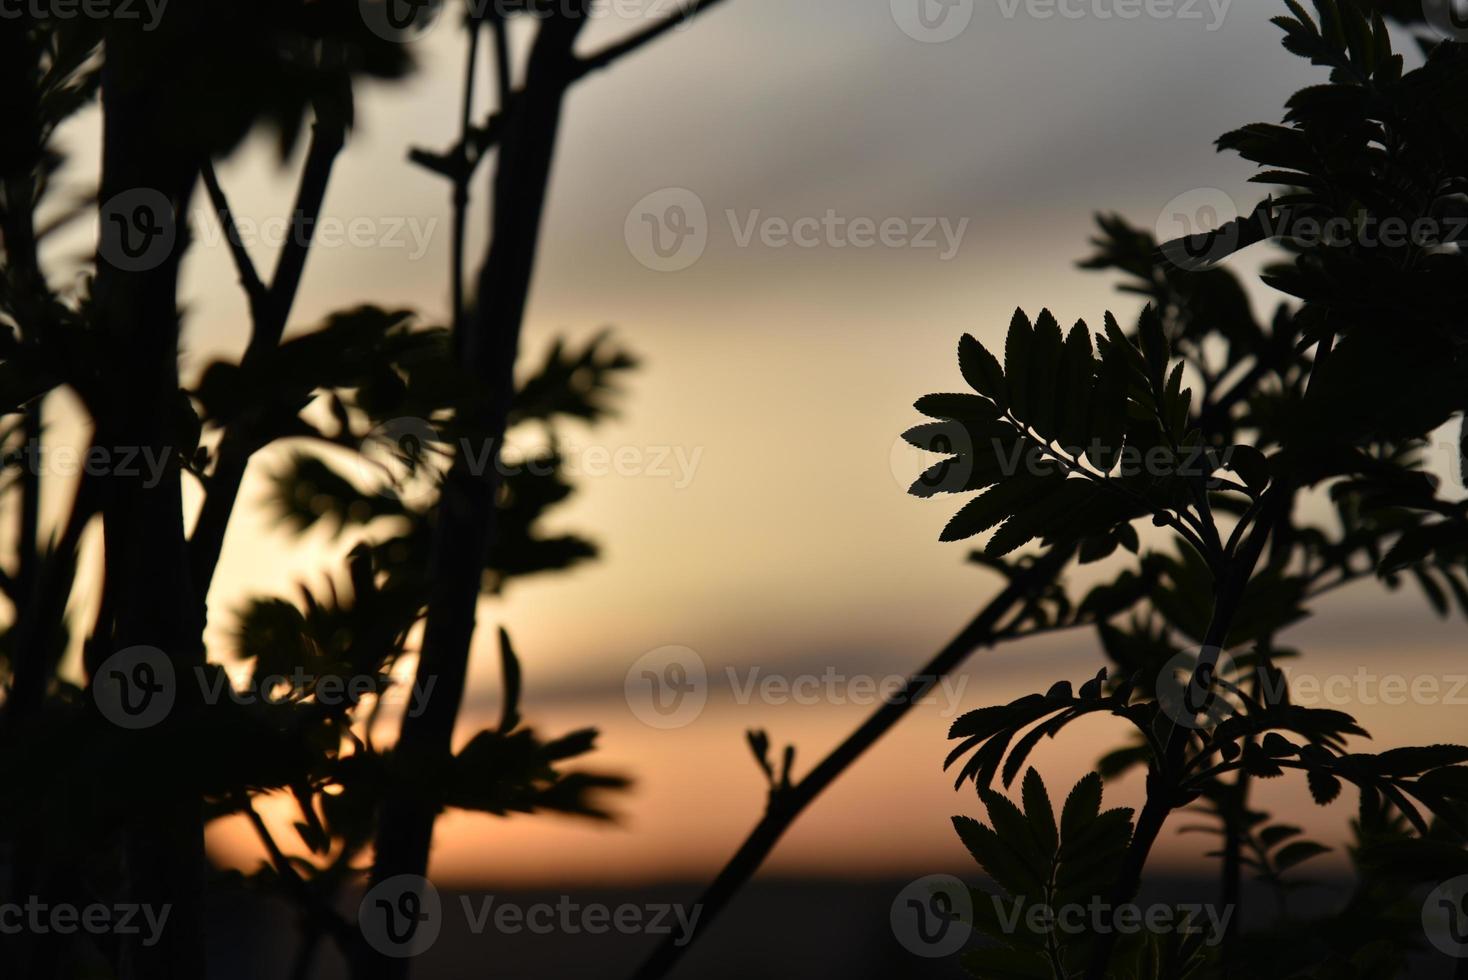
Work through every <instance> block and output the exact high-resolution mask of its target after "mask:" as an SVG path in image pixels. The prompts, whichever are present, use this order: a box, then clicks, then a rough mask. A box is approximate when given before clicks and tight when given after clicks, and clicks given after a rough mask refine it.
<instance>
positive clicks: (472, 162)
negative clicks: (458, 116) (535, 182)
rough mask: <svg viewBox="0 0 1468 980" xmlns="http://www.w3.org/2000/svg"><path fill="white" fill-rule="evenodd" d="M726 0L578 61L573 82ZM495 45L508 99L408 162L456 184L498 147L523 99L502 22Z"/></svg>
mask: <svg viewBox="0 0 1468 980" xmlns="http://www.w3.org/2000/svg"><path fill="white" fill-rule="evenodd" d="M723 2H724V0H698V2H696V3H694V4H692V5H690V6H689V7H688V8H687V9H685V10H683V11H681V12H679V13H676V14H670V15H669V16H668V17H667V18H665V19H664V20H661V21H659V22H658V23H656V24H653V25H652V26H651V27H648V28H645V29H643V30H641V31H638V32H637V33H635V34H633V35H632V36H631V37H629V38H626V39H625V40H622V41H618V42H617V43H615V44H611V45H608V46H607V47H605V48H603V49H602V50H600V51H597V52H594V53H592V54H589V55H587V56H586V57H584V58H577V59H575V61H574V64H573V67H572V69H571V77H570V81H572V82H577V81H580V80H581V79H583V78H585V77H586V76H587V75H589V74H591V73H592V72H595V71H600V70H602V69H604V68H609V67H611V66H612V65H613V64H614V63H616V62H618V61H620V60H621V59H622V58H624V57H626V56H627V55H630V54H632V53H633V52H635V51H639V50H641V49H642V48H643V47H644V46H646V45H648V44H650V43H651V42H653V41H656V40H657V39H658V38H660V37H662V36H663V35H664V34H666V33H668V32H669V31H672V30H674V29H676V28H678V27H681V26H683V25H684V24H686V23H688V22H689V21H691V20H692V19H693V18H695V17H697V16H698V15H700V14H703V13H706V12H707V11H709V10H711V9H712V8H714V7H716V6H718V5H719V4H721V3H723ZM495 24H496V45H497V46H498V48H499V54H498V59H499V60H498V63H499V64H500V65H502V66H504V67H503V68H502V69H501V71H500V85H501V86H502V92H506V93H510V94H509V95H508V96H507V97H502V98H501V99H500V108H499V110H498V111H497V112H495V113H494V114H493V115H491V116H490V117H489V119H487V120H486V121H485V123H484V125H483V126H482V127H480V128H478V129H474V130H472V131H470V133H469V134H468V138H467V139H461V140H460V141H459V143H458V144H456V145H454V146H452V147H450V148H449V149H448V151H447V152H444V153H435V152H433V151H432V150H424V149H419V148H416V147H415V148H413V149H411V150H409V151H408V159H409V160H412V161H413V162H414V163H416V164H418V165H419V166H420V167H423V168H424V169H426V170H431V171H433V172H434V173H436V174H438V175H439V176H441V177H447V178H448V179H450V180H454V179H456V178H457V176H458V170H457V168H458V166H460V162H461V161H464V162H465V165H467V166H468V167H469V170H470V176H472V175H473V172H474V171H475V170H476V169H477V168H478V166H479V161H480V160H483V159H484V157H485V155H486V154H487V153H488V152H489V151H490V150H492V149H494V148H495V146H497V145H498V144H499V141H500V139H501V138H502V137H503V135H504V113H505V107H506V106H508V105H509V104H510V103H511V102H513V101H514V100H515V98H517V97H518V96H519V95H520V92H518V91H514V92H512V91H511V90H510V88H509V85H510V81H509V71H508V68H509V47H508V44H506V43H505V41H504V38H503V30H504V28H503V22H501V21H496V22H495Z"/></svg>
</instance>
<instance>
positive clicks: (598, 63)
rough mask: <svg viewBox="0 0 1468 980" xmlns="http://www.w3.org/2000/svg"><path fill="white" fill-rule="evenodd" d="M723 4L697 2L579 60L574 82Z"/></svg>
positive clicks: (716, 0)
mask: <svg viewBox="0 0 1468 980" xmlns="http://www.w3.org/2000/svg"><path fill="white" fill-rule="evenodd" d="M723 2H724V0H696V2H694V3H691V4H689V5H688V6H687V7H685V8H684V9H683V10H681V11H679V12H678V13H676V14H669V15H668V16H667V17H665V18H664V19H663V20H661V21H659V22H658V23H656V24H653V25H652V26H651V27H646V28H644V29H642V30H640V31H638V32H637V33H635V34H633V35H632V36H631V37H628V38H626V39H625V40H622V41H618V42H617V43H616V44H612V45H608V46H607V47H605V48H602V49H601V50H600V51H597V52H595V53H593V54H590V55H587V56H586V57H585V58H581V59H579V60H578V61H577V63H576V73H575V76H574V80H576V81H579V80H580V79H582V78H585V77H586V76H587V75H589V74H591V73H592V72H594V71H600V70H601V69H603V68H607V67H609V66H611V65H612V64H613V63H614V62H617V61H620V60H621V59H622V58H625V57H626V56H627V55H629V54H632V53H633V52H634V51H638V50H640V49H641V48H642V47H644V46H645V45H647V44H650V43H651V42H653V41H656V40H657V39H658V38H660V37H662V36H663V35H664V34H666V33H668V32H669V31H671V30H675V29H677V28H679V27H682V26H683V25H684V24H686V23H688V22H689V21H691V20H693V18H695V17H697V16H698V15H699V14H703V13H707V12H708V11H709V10H712V9H713V8H714V7H717V6H718V5H719V4H721V3H723Z"/></svg>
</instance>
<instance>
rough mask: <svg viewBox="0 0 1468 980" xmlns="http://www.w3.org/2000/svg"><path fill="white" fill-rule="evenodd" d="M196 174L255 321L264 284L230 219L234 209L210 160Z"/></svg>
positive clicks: (264, 293) (258, 316)
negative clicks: (202, 186)
mask: <svg viewBox="0 0 1468 980" xmlns="http://www.w3.org/2000/svg"><path fill="white" fill-rule="evenodd" d="M199 173H200V175H201V176H202V177H203V178H204V187H205V189H206V190H207V191H208V192H209V203H210V204H212V205H213V206H214V214H215V216H216V217H217V218H218V219H219V224H220V226H221V227H223V228H224V240H225V241H226V242H228V243H229V254H230V257H231V258H232V259H234V266H235V270H236V271H237V272H238V273H239V276H240V286H241V287H242V288H243V289H244V291H245V296H246V298H247V299H248V300H249V301H250V318H251V320H252V321H258V320H259V319H260V317H261V315H262V313H263V309H264V304H265V298H266V295H267V290H266V288H265V283H264V282H262V281H261V280H260V274H259V273H258V272H257V271H255V263H254V260H252V259H251V258H250V253H249V252H248V251H247V250H246V249H245V243H244V240H243V239H242V238H241V237H240V231H239V227H238V225H237V224H236V223H235V220H234V212H233V211H232V210H231V209H230V206H229V199H228V198H227V197H225V194H224V188H223V187H221V186H220V185H219V175H218V174H217V173H215V172H214V162H213V161H212V160H208V159H206V160H205V161H204V163H203V165H202V166H201V167H200V168H199Z"/></svg>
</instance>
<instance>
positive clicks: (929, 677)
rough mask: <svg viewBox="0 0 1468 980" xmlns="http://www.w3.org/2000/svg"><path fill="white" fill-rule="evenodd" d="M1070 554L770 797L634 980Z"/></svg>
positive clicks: (1012, 592) (673, 947)
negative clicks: (687, 915) (686, 919)
mask: <svg viewBox="0 0 1468 980" xmlns="http://www.w3.org/2000/svg"><path fill="white" fill-rule="evenodd" d="M1074 554H1075V551H1074V548H1054V549H1052V550H1051V551H1050V552H1048V553H1047V554H1046V555H1044V556H1043V557H1042V558H1040V559H1039V560H1038V561H1036V562H1035V564H1034V565H1032V566H1030V567H1029V568H1027V569H1025V570H1024V571H1022V572H1020V573H1018V574H1017V575H1015V576H1014V578H1013V579H1012V580H1011V581H1010V583H1009V586H1008V587H1007V588H1005V589H1004V591H1003V592H1001V593H999V594H998V595H997V596H995V597H994V599H993V600H991V601H990V602H989V604H988V605H987V606H985V607H984V609H983V610H982V611H981V612H980V613H979V614H978V615H977V616H976V617H974V619H973V620H971V621H970V622H969V624H968V625H967V626H965V627H964V628H963V630H962V631H960V632H959V634H958V635H957V636H955V637H954V638H953V639H952V640H950V641H949V642H948V644H947V646H945V647H944V648H943V649H942V650H941V651H939V652H938V654H937V655H936V656H935V657H934V658H933V659H932V660H931V661H930V662H929V663H928V665H927V666H926V667H924V668H923V669H922V670H921V671H919V672H918V673H916V674H914V675H912V676H911V677H909V678H908V681H907V684H906V685H905V686H904V687H903V689H902V690H901V691H900V692H898V693H897V694H895V695H894V696H893V697H892V698H891V699H890V700H888V701H887V702H886V703H884V704H883V705H882V706H881V707H879V708H878V709H877V710H876V711H875V712H873V713H872V714H871V715H870V716H869V717H868V718H867V720H866V721H865V722H863V723H862V725H861V726H860V727H859V728H857V730H856V731H854V732H852V733H851V735H849V736H848V737H847V738H846V741H844V742H842V743H841V744H840V745H839V746H837V747H836V749H835V750H834V751H832V752H831V754H830V755H828V756H826V757H825V758H824V759H822V760H821V762H820V763H819V764H818V765H817V766H816V767H815V768H814V769H812V770H811V771H810V774H809V775H807V776H806V777H805V778H804V779H802V780H801V781H800V782H798V783H796V784H795V785H794V786H792V787H791V788H790V789H789V790H788V791H786V792H783V793H779V794H776V795H775V796H774V798H773V799H772V800H771V803H770V808H769V810H768V811H767V812H766V813H765V815H764V817H763V819H761V820H760V822H759V823H758V824H756V825H755V827H754V830H753V831H751V832H750V835H749V837H748V838H746V839H745V841H744V843H743V844H741V845H740V847H739V850H737V851H736V852H735V853H734V856H733V857H732V858H730V859H729V863H728V864H726V865H725V866H724V868H723V870H721V871H720V872H719V873H718V875H717V876H716V877H715V878H714V880H713V881H712V882H710V883H709V886H708V887H707V888H706V889H704V892H703V894H702V895H701V896H700V897H699V900H698V904H697V908H698V909H699V910H700V914H699V919H698V926H697V930H696V931H695V932H694V934H693V935H692V936H687V937H678V938H677V939H676V941H675V939H674V938H673V937H671V936H670V937H668V938H666V939H664V940H663V941H662V942H660V943H659V944H658V946H657V948H656V949H654V950H653V953H652V955H651V956H649V957H648V959H647V960H646V961H645V962H644V963H643V964H642V966H641V967H640V968H639V969H638V970H637V972H636V973H635V974H633V978H634V980H658V978H660V977H663V976H665V975H666V974H667V973H668V971H669V970H671V969H672V968H673V967H674V965H676V964H677V962H678V960H679V958H680V957H681V956H682V955H683V953H684V952H686V951H687V949H688V947H689V946H691V945H692V942H693V940H695V939H697V938H699V937H700V936H702V935H704V934H705V933H706V932H707V931H708V929H709V927H710V926H711V925H712V924H713V922H714V920H715V919H717V918H718V916H719V913H720V912H722V911H723V909H724V907H725V906H726V905H728V903H729V901H730V900H731V899H732V898H733V897H734V895H735V893H737V892H738V891H739V889H740V888H742V887H744V885H745V883H746V882H748V881H749V879H750V878H751V877H753V875H754V873H755V872H756V871H757V870H759V867H760V865H761V864H763V863H764V860H765V858H767V857H768V856H769V854H770V852H771V851H772V850H774V848H775V845H776V844H777V843H778V842H779V840H780V838H781V837H782V836H783V835H784V833H785V831H786V830H787V829H789V827H790V825H791V824H793V823H794V822H795V819H796V818H797V817H799V816H800V814H801V813H803V812H804V811H805V809H806V808H807V807H808V806H810V804H811V803H812V802H814V801H815V799H816V797H817V796H819V795H820V794H821V793H822V792H823V791H824V790H825V789H826V787H828V786H830V785H831V784H832V783H833V782H835V781H836V779H837V778H838V777H839V776H840V775H841V774H842V773H844V772H845V771H846V770H847V769H849V768H850V767H851V766H852V765H853V764H854V763H855V762H856V761H857V760H858V759H859V758H861V756H862V755H863V754H865V753H866V751H867V750H868V749H869V748H871V747H872V745H874V744H875V743H876V742H877V740H878V739H880V738H881V737H882V736H883V735H885V734H886V733H887V731H888V730H890V729H891V728H892V726H893V725H895V724H897V722H898V721H899V720H901V719H902V717H903V716H904V715H906V714H907V712H908V711H909V710H910V709H911V708H912V706H913V704H914V703H916V702H917V701H918V700H919V699H920V698H921V697H922V696H923V695H924V694H926V693H927V692H928V691H929V690H931V689H932V687H933V685H935V684H936V683H937V682H938V681H939V680H940V679H941V678H943V677H946V676H947V675H949V674H951V673H952V672H953V671H954V670H956V669H957V668H958V667H959V666H960V665H961V664H962V663H963V662H964V661H965V660H966V659H968V657H969V655H970V654H972V653H973V652H974V651H975V650H977V649H979V648H980V647H987V646H992V645H993V644H994V643H996V642H997V641H998V640H999V639H1000V624H1001V623H1002V622H1003V620H1004V618H1005V617H1006V616H1007V615H1008V614H1009V612H1010V611H1011V610H1012V609H1013V608H1014V607H1015V606H1017V605H1020V604H1022V603H1023V602H1024V601H1025V600H1026V599H1028V598H1030V597H1031V596H1033V595H1035V594H1036V593H1037V592H1039V591H1040V590H1042V589H1044V588H1045V587H1046V586H1047V585H1049V584H1051V583H1052V582H1054V581H1055V579H1056V577H1057V576H1058V575H1059V574H1060V572H1061V570H1062V569H1064V568H1065V566H1066V564H1067V563H1068V562H1069V561H1070V559H1071V557H1072V556H1073V555H1074Z"/></svg>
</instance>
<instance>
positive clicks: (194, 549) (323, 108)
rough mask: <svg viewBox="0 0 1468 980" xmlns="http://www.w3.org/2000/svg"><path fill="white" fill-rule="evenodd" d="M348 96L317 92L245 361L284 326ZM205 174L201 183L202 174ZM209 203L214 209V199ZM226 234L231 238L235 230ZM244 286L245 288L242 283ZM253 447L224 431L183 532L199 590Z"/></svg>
mask: <svg viewBox="0 0 1468 980" xmlns="http://www.w3.org/2000/svg"><path fill="white" fill-rule="evenodd" d="M342 85H343V87H344V89H346V86H347V85H348V83H347V82H346V81H345V80H343V82H342ZM350 97H351V96H350V90H349V89H346V90H345V91H343V92H340V93H338V94H337V96H336V98H335V99H334V100H328V99H325V98H322V99H318V100H317V102H316V122H315V124H314V125H313V126H312V128H311V143H310V146H309V148H308V149H307V151H306V163H305V166H304V167H303V169H302V171H301V179H300V184H299V187H298V190H297V192H296V202H295V208H294V210H293V211H292V212H291V218H292V233H291V234H289V235H288V236H287V237H286V242H285V245H284V246H283V247H282V248H281V251H280V256H279V258H278V259H277V261H276V266H275V273H274V275H273V276H272V278H271V281H270V287H269V289H268V290H267V291H266V292H265V293H264V295H263V297H262V298H261V300H260V302H259V303H253V302H252V303H251V314H252V323H251V330H250V341H249V345H248V346H247V347H246V349H245V356H244V363H245V364H246V365H250V364H254V363H258V361H259V360H260V358H262V357H264V356H266V355H267V354H269V353H270V352H271V351H272V350H274V349H275V348H276V347H277V346H279V344H280V338H281V335H282V334H284V332H285V326H286V322H287V321H288V320H289V319H290V311H291V307H292V306H294V305H295V300H296V293H297V291H298V290H299V288H300V285H301V276H302V274H303V273H304V271H305V268H306V256H307V254H308V253H309V252H310V248H311V243H312V241H313V240H314V234H315V229H316V223H317V221H318V219H319V218H320V215H321V207H322V204H323V203H324V201H325V199H326V187H327V184H328V183H330V181H331V171H332V167H333V165H334V164H335V162H336V158H337V155H338V154H339V153H340V152H341V149H342V146H343V144H344V143H345V140H346V129H347V119H348V114H349V111H350V110H349V102H348V101H347V100H349V99H350ZM206 170H207V168H206ZM205 179H206V185H207V182H208V178H207V176H206V178H205ZM211 197H212V192H211ZM221 197H222V195H221ZM215 206H216V209H217V208H218V203H217V202H216V205H215ZM226 213H227V205H226ZM230 237H231V239H233V238H234V237H235V236H233V235H231V236H230ZM246 259H248V257H246ZM237 261H238V257H237ZM256 281H257V282H258V276H257V277H256ZM246 292H249V287H248V286H247V287H246ZM258 448H259V447H258V446H256V445H254V444H253V443H252V442H251V441H250V440H249V439H248V438H246V437H245V435H244V434H243V433H241V432H238V431H234V430H230V431H226V432H225V434H224V437H223V438H222V439H221V440H220V443H219V459H218V462H217V463H216V464H215V467H214V471H213V473H212V474H210V477H209V481H208V484H207V492H206V493H205V496H204V504H203V507H202V508H201V509H200V511H199V518H198V520H197V521H196V522H195V524H194V531H193V534H192V535H191V536H190V538H189V565H190V571H191V573H192V575H193V580H194V587H195V588H196V589H197V590H198V593H199V595H200V596H204V597H207V596H208V594H209V586H210V584H211V583H212V582H213V580H214V571H215V569H216V568H217V567H218V565H219V556H220V554H221V553H222V551H223V549H224V535H225V532H226V531H227V530H228V529H229V520H230V517H231V516H232V515H233V513H234V506H235V502H236V500H237V499H238V498H239V492H240V485H241V484H242V483H243V482H244V478H245V469H246V468H247V466H248V465H249V462H250V457H251V456H253V455H254V454H255V451H256V450H257V449H258Z"/></svg>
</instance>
